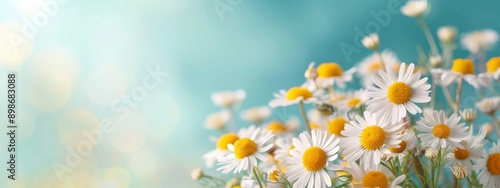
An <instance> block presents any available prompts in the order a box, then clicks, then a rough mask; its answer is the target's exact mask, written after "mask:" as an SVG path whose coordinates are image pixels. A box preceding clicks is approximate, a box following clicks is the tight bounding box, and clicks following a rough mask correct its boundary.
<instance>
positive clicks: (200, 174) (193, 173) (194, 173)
mask: <svg viewBox="0 0 500 188" xmlns="http://www.w3.org/2000/svg"><path fill="white" fill-rule="evenodd" d="M202 177H203V170H201V168H195V169H194V170H193V171H191V178H193V180H199V179H201V178H202Z"/></svg>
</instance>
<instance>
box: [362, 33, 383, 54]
mask: <svg viewBox="0 0 500 188" xmlns="http://www.w3.org/2000/svg"><path fill="white" fill-rule="evenodd" d="M361 43H362V44H363V46H365V48H367V49H370V50H376V49H378V45H379V44H380V40H379V38H378V34H377V33H372V34H370V35H368V36H365V37H364V38H363V39H362V40H361Z"/></svg>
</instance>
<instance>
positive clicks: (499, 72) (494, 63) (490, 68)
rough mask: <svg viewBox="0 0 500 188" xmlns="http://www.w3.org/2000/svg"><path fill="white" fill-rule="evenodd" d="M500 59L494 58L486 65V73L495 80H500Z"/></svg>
mask: <svg viewBox="0 0 500 188" xmlns="http://www.w3.org/2000/svg"><path fill="white" fill-rule="evenodd" d="M499 68H500V57H492V58H491V59H490V60H489V61H488V62H487V63H486V73H487V74H488V75H490V76H491V77H493V78H494V79H495V80H498V79H500V69H499Z"/></svg>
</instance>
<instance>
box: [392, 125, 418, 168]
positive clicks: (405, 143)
mask: <svg viewBox="0 0 500 188" xmlns="http://www.w3.org/2000/svg"><path fill="white" fill-rule="evenodd" d="M416 144H417V137H416V136H415V132H413V130H410V129H406V130H405V131H404V133H403V134H402V140H401V142H400V143H399V146H398V147H389V151H390V152H391V153H389V154H387V156H388V157H389V158H391V157H398V158H399V161H403V159H404V157H405V156H407V155H408V154H409V152H410V150H411V149H413V148H415V145H416Z"/></svg>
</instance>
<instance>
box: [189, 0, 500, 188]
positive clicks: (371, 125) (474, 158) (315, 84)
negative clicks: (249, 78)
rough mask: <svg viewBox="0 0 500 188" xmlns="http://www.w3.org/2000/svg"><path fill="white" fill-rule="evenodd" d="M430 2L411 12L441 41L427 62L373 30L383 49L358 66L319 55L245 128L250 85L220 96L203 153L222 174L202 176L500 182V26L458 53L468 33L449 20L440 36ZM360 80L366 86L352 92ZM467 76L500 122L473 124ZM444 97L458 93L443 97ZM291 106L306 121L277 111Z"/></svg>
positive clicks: (407, 10)
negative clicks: (466, 103)
mask: <svg viewBox="0 0 500 188" xmlns="http://www.w3.org/2000/svg"><path fill="white" fill-rule="evenodd" d="M429 10H430V6H429V5H428V3H427V1H415V0H412V1H408V2H407V4H406V5H405V6H403V7H402V9H401V11H402V13H403V14H404V15H406V16H408V17H411V18H414V19H416V20H417V21H418V23H419V24H420V26H421V28H422V30H423V33H424V34H425V36H426V37H427V40H428V43H429V46H430V51H429V52H428V53H424V52H423V51H421V50H420V51H419V55H420V58H419V60H418V61H417V63H415V64H414V63H401V62H400V61H399V60H398V58H397V56H396V55H395V54H394V53H392V52H391V51H389V50H380V49H379V43H380V40H379V37H378V35H377V34H370V35H368V36H366V37H365V38H364V39H363V40H362V41H361V42H362V44H363V45H364V46H365V47H366V48H367V49H368V50H372V51H373V54H372V55H370V56H368V57H366V58H365V59H364V60H363V61H362V62H360V63H359V64H358V65H357V66H356V67H352V68H349V69H344V68H342V67H341V66H340V65H339V64H337V63H335V62H326V63H321V64H319V65H317V66H316V65H315V64H314V63H311V64H310V65H309V67H307V68H306V67H304V68H305V74H304V76H305V82H304V83H302V84H298V85H297V86H296V87H292V88H289V89H288V90H280V91H279V92H278V93H275V94H274V98H273V99H271V100H270V102H269V103H268V105H267V106H260V107H254V108H250V109H248V110H245V111H243V112H241V117H242V119H244V120H245V121H247V122H248V126H240V128H239V129H237V127H236V123H235V122H236V121H235V118H236V115H235V112H236V110H237V107H238V106H239V104H240V103H241V101H242V100H244V98H245V92H244V91H243V90H238V91H223V92H218V93H214V94H212V100H213V102H214V103H215V104H216V105H218V106H220V107H222V108H223V110H222V111H221V112H217V113H214V114H211V115H209V116H208V117H207V119H206V121H205V127H206V128H209V129H214V130H218V131H220V132H221V134H220V136H219V137H218V138H216V139H214V141H215V142H214V147H213V148H214V149H213V150H211V151H209V152H207V153H206V154H205V155H204V156H203V159H204V160H205V162H206V167H207V168H215V169H216V170H217V171H218V172H219V174H218V175H210V174H206V173H205V172H204V171H203V170H202V169H201V168H198V169H195V170H193V171H192V174H191V175H192V178H193V179H194V180H195V181H196V182H198V183H199V184H201V185H203V186H205V187H227V188H232V187H244V188H246V187H249V188H254V187H259V188H263V187H283V188H285V187H299V188H302V187H308V188H312V187H381V188H385V187H500V144H499V142H500V140H498V139H497V137H496V138H491V137H493V136H494V135H495V134H491V133H492V132H494V130H495V131H496V135H499V134H500V122H499V121H498V119H497V117H496V115H495V113H496V111H497V109H498V107H499V105H500V97H498V96H497V95H498V94H497V93H496V91H495V89H494V88H495V87H497V85H498V82H496V81H498V80H499V79H500V57H492V58H490V59H489V60H488V58H487V57H486V55H485V54H486V53H485V52H486V51H488V50H489V49H491V47H492V46H494V45H495V43H496V42H497V40H498V34H497V33H496V32H495V31H493V30H482V31H474V32H471V33H467V34H464V35H463V37H462V39H461V42H462V46H463V47H464V48H465V49H467V50H468V51H470V52H471V55H470V56H469V57H465V58H453V51H454V50H455V49H456V44H455V38H456V36H457V30H456V29H455V28H454V27H452V26H443V27H441V28H439V29H438V30H437V31H438V32H437V36H438V38H439V41H440V43H439V45H438V44H436V42H435V40H434V38H433V35H432V34H431V32H430V29H429V28H428V27H427V25H426V22H425V19H424V18H425V15H426V13H428V12H429ZM438 47H439V48H438ZM439 49H440V50H441V51H440V50H439ZM486 60H487V61H486ZM475 68H479V69H481V70H483V71H478V70H475ZM354 78H359V80H360V85H362V88H360V89H357V90H346V88H347V87H346V86H347V84H349V83H350V82H351V81H353V80H354ZM464 85H470V86H466V87H473V88H475V89H476V90H477V92H478V95H479V97H478V98H482V99H481V100H476V101H475V107H476V109H477V111H479V112H481V114H482V115H483V116H485V117H487V116H489V117H490V118H491V121H490V122H491V123H487V124H484V125H482V126H474V125H473V123H474V121H475V120H476V117H477V116H478V114H477V111H476V109H467V108H463V107H462V108H461V105H460V104H461V101H462V100H464V98H466V97H465V96H462V93H464V91H462V90H463V89H462V88H463V87H464ZM351 88H352V87H351ZM438 91H440V92H438ZM436 98H441V99H445V100H446V102H445V103H439V104H437V105H436ZM468 99H470V98H468ZM287 106H297V108H299V109H300V114H301V115H300V118H297V117H292V118H290V119H287V120H272V121H268V120H267V119H268V117H270V116H271V115H272V109H275V108H283V107H287ZM306 106H308V108H310V109H311V110H309V111H307V112H306ZM462 106H463V105H462ZM311 107H312V108H311ZM488 120H490V119H488Z"/></svg>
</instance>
